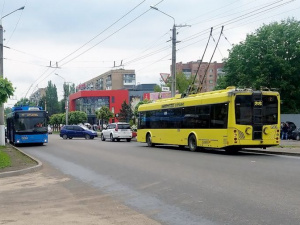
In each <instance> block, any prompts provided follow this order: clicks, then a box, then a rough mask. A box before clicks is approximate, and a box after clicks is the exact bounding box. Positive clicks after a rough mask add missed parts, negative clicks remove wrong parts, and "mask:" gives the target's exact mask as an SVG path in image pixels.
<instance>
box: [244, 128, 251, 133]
mask: <svg viewBox="0 0 300 225" xmlns="http://www.w3.org/2000/svg"><path fill="white" fill-rule="evenodd" d="M245 133H246V134H248V135H250V134H251V127H247V128H246V129H245Z"/></svg>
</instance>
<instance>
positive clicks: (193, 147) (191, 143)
mask: <svg viewBox="0 0 300 225" xmlns="http://www.w3.org/2000/svg"><path fill="white" fill-rule="evenodd" d="M188 144H189V149H190V151H192V152H194V151H197V148H198V147H197V140H196V137H195V135H193V134H191V135H190V136H189V143H188Z"/></svg>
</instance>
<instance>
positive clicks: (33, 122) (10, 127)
mask: <svg viewBox="0 0 300 225" xmlns="http://www.w3.org/2000/svg"><path fill="white" fill-rule="evenodd" d="M47 122H48V113H47V112H46V111H45V110H42V107H31V106H16V107H13V108H12V113H11V114H9V115H8V117H7V139H8V140H9V142H10V143H12V144H14V145H16V144H40V145H43V144H44V143H48V127H47Z"/></svg>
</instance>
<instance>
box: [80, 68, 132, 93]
mask: <svg viewBox="0 0 300 225" xmlns="http://www.w3.org/2000/svg"><path fill="white" fill-rule="evenodd" d="M135 85H136V77H135V70H125V69H117V70H110V71H107V72H106V73H103V74H101V75H99V76H96V77H94V78H93V79H91V80H88V81H86V82H84V83H81V84H79V85H78V86H77V87H76V91H81V90H120V89H132V88H134V87H135Z"/></svg>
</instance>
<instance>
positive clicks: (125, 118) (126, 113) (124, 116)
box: [118, 101, 132, 122]
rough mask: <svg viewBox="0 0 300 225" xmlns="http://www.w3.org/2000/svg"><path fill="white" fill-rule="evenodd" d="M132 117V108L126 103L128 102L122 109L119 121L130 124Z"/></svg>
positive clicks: (123, 104) (124, 103)
mask: <svg viewBox="0 0 300 225" xmlns="http://www.w3.org/2000/svg"><path fill="white" fill-rule="evenodd" d="M131 116H132V111H131V107H130V105H129V104H127V103H126V101H124V102H123V103H122V107H121V109H120V113H119V117H118V120H119V121H122V122H129V120H130V119H131Z"/></svg>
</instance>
